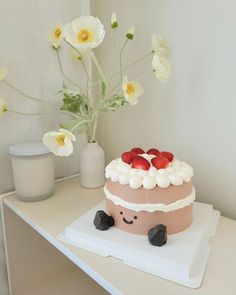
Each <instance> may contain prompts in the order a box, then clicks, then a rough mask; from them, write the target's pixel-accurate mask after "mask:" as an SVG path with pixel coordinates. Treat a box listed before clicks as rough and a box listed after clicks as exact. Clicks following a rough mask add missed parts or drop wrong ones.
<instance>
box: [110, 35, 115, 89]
mask: <svg viewBox="0 0 236 295" xmlns="http://www.w3.org/2000/svg"><path fill="white" fill-rule="evenodd" d="M113 46H114V57H115V61H114V64H113V69H112V72H111V76H110V80H109V83H108V89H109V88H110V86H111V83H112V79H113V75H114V73H115V69H116V55H117V52H116V30H113Z"/></svg>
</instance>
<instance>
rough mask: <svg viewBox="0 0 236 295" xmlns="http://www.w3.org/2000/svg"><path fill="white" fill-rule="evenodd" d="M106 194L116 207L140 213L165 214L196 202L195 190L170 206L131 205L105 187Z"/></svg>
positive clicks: (160, 204) (159, 204)
mask: <svg viewBox="0 0 236 295" xmlns="http://www.w3.org/2000/svg"><path fill="white" fill-rule="evenodd" d="M104 192H105V195H106V198H107V199H109V200H111V201H112V202H113V203H114V204H115V205H120V206H122V207H124V208H127V209H129V210H133V211H136V212H139V211H148V212H155V211H163V212H170V211H174V210H177V209H180V208H183V207H185V206H188V205H190V204H191V203H192V202H193V201H194V200H195V189H194V188H193V190H192V192H191V194H190V195H188V196H187V197H185V198H183V199H180V200H177V201H175V202H173V203H170V204H168V205H166V204H163V203H157V204H148V203H145V204H138V203H130V202H127V201H125V200H123V199H121V198H120V197H118V196H116V195H113V194H112V193H111V192H110V191H109V190H108V189H107V188H106V186H104Z"/></svg>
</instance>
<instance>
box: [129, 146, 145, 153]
mask: <svg viewBox="0 0 236 295" xmlns="http://www.w3.org/2000/svg"><path fill="white" fill-rule="evenodd" d="M131 151H132V152H135V153H138V154H144V153H145V151H144V150H143V149H141V148H139V147H136V148H133V149H132V150H131Z"/></svg>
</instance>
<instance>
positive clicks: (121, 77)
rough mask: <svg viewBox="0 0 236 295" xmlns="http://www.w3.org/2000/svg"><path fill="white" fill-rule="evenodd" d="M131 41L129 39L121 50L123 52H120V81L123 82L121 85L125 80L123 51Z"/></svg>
mask: <svg viewBox="0 0 236 295" xmlns="http://www.w3.org/2000/svg"><path fill="white" fill-rule="evenodd" d="M128 41H129V39H128V38H127V39H126V40H125V43H124V44H123V46H122V48H121V51H120V80H121V83H122V80H123V71H122V54H123V51H124V49H125V46H126V45H127V43H128Z"/></svg>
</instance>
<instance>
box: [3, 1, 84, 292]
mask: <svg viewBox="0 0 236 295" xmlns="http://www.w3.org/2000/svg"><path fill="white" fill-rule="evenodd" d="M82 2H84V4H85V5H84V4H83V6H82V5H81V3H82ZM86 2H88V1H87V0H80V1H78V0H71V1H64V0H50V1H41V0H34V1H32V0H23V1H17V0H8V1H0V11H1V20H0V39H1V46H0V66H2V65H6V66H7V67H8V69H9V75H8V77H7V79H8V80H9V81H11V82H14V84H15V85H16V86H17V87H18V88H20V89H22V90H24V91H25V92H27V93H29V94H31V95H35V96H37V97H43V98H45V99H46V100H48V101H50V102H54V103H55V105H60V103H61V96H60V95H55V94H56V92H58V91H59V90H60V89H61V87H62V77H61V75H60V71H59V68H58V64H57V59H56V55H55V53H54V52H53V51H52V50H51V49H50V47H49V45H48V40H47V32H48V29H49V28H50V26H51V25H52V24H53V23H54V22H55V21H57V20H61V21H62V22H64V23H66V22H69V21H71V20H72V19H74V18H76V17H78V16H79V15H82V14H83V13H86V14H87V11H86V12H85V10H86V8H87V6H86ZM62 55H63V62H64V64H65V71H66V72H67V73H68V75H69V76H70V77H71V79H74V80H75V81H79V80H80V74H81V72H82V71H81V70H80V66H79V65H78V64H75V62H74V61H72V59H71V55H70V52H68V51H67V50H65V49H63V50H62ZM0 96H1V97H2V98H4V99H6V100H7V101H8V104H9V108H11V109H14V110H16V111H28V112H37V111H48V110H49V109H48V108H47V106H46V105H41V104H38V103H35V102H32V101H30V100H27V99H25V98H24V97H22V96H20V95H19V94H18V93H16V92H14V91H12V90H11V89H9V88H7V87H5V85H4V84H3V83H0ZM51 110H54V109H53V108H52V109H51ZM62 119H66V117H64V118H62V117H57V116H43V117H23V116H17V115H13V114H6V115H5V116H4V117H1V118H0V194H1V193H3V192H6V191H10V190H12V189H13V179H12V173H11V165H10V157H9V156H8V147H9V145H11V144H14V143H18V142H25V141H36V140H41V137H42V135H43V133H45V132H46V131H48V130H52V129H55V128H57V127H58V123H59V122H60V121H61V120H62ZM84 142H85V138H84V137H83V136H82V137H79V138H78V141H77V143H76V147H75V153H74V155H73V156H71V157H69V158H63V159H59V158H57V160H56V171H57V173H56V174H57V177H59V176H67V175H71V174H74V173H77V172H78V164H79V163H78V152H79V149H80V147H81V145H82V144H83V143H84ZM4 263H5V262H4V257H3V242H2V237H1V225H0V294H1V295H5V294H7V287H6V284H4V281H5V272H4V268H3V265H4Z"/></svg>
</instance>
